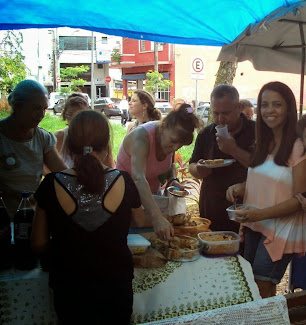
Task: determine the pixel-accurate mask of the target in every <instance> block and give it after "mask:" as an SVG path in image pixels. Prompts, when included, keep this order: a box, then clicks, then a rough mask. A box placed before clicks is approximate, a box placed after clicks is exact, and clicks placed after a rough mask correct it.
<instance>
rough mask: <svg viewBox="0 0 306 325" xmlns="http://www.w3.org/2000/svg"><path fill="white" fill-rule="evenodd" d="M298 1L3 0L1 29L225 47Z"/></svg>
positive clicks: (0, 13) (0, 20)
mask: <svg viewBox="0 0 306 325" xmlns="http://www.w3.org/2000/svg"><path fill="white" fill-rule="evenodd" d="M297 1H298V0H287V1H286V0H268V1H267V0H253V1H249V0H201V1H200V0H190V1H185V0H184V1H182V0H147V1H143V0H142V1H139V0H129V1H126V0H112V1H111V0H110V1H103V0H102V1H101V0H100V1H97V0H89V1H83V0H82V1H81V0H73V1H71V0H27V1H26V0H5V1H3V0H1V1H0V29H4V30H8V29H24V28H55V27H65V26H68V27H72V28H83V29H86V30H92V31H97V32H101V33H105V34H109V35H117V36H122V37H129V38H135V39H145V40H151V41H158V42H164V43H177V44H196V45H214V46H221V45H223V44H228V43H230V42H231V41H233V40H234V39H235V38H236V37H237V36H238V35H239V34H240V33H241V32H242V31H243V30H244V29H245V28H246V27H247V26H248V25H249V24H254V23H257V22H259V21H260V20H262V19H263V18H264V17H265V16H266V15H268V14H269V13H270V12H272V11H273V10H275V9H276V8H278V7H281V6H289V5H290V4H292V3H295V2H297Z"/></svg>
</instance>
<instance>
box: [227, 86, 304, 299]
mask: <svg viewBox="0 0 306 325" xmlns="http://www.w3.org/2000/svg"><path fill="white" fill-rule="evenodd" d="M296 123H297V112H296V101H295V97H294V94H293V93H292V91H291V89H290V88H289V87H288V86H287V85H285V84H283V83H281V82H270V83H268V84H266V85H264V86H263V87H262V89H261V90H260V92H259V95H258V108H257V119H256V145H255V150H254V153H253V155H252V157H251V163H250V167H249V170H248V176H247V181H246V183H240V184H235V185H233V186H231V187H229V188H228V190H227V198H228V200H229V201H233V200H234V197H235V196H244V203H245V204H246V205H248V206H249V209H248V210H246V211H239V212H237V215H238V216H237V217H236V221H237V222H239V223H241V227H240V234H241V236H242V238H244V241H245V252H244V257H245V258H246V259H247V260H248V261H249V262H250V263H251V264H252V268H253V272H254V276H255V280H256V283H257V284H258V287H259V291H260V294H261V296H262V297H263V298H266V297H270V296H273V295H275V293H276V284H278V283H279V282H280V280H281V279H282V277H283V275H284V273H285V271H286V268H287V265H288V263H289V262H290V260H291V259H292V256H293V253H301V252H305V251H306V233H305V231H303V228H304V227H305V222H306V220H305V217H304V214H303V211H302V210H301V208H300V204H299V202H298V200H297V199H296V198H295V197H294V195H295V194H297V193H301V192H305V190H306V156H305V154H304V147H303V143H302V141H301V139H300V138H298V137H297V133H296Z"/></svg>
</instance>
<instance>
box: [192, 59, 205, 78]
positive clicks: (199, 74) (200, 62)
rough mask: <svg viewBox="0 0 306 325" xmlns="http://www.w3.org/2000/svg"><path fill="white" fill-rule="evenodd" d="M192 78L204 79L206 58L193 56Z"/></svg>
mask: <svg viewBox="0 0 306 325" xmlns="http://www.w3.org/2000/svg"><path fill="white" fill-rule="evenodd" d="M191 79H197V80H203V79H204V58H203V57H197V56H193V57H191Z"/></svg>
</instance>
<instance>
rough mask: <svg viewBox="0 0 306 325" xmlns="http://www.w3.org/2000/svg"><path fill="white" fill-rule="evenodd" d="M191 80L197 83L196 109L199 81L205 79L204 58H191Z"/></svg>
mask: <svg viewBox="0 0 306 325" xmlns="http://www.w3.org/2000/svg"><path fill="white" fill-rule="evenodd" d="M191 79H195V81H196V96H195V97H196V98H195V102H196V108H197V106H198V80H203V79H204V58H203V57H197V56H193V57H191Z"/></svg>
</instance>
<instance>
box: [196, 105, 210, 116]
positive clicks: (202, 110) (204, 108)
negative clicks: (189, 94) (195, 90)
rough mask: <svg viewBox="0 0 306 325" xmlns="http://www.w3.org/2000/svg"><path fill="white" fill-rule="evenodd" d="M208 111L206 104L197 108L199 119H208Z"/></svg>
mask: <svg viewBox="0 0 306 325" xmlns="http://www.w3.org/2000/svg"><path fill="white" fill-rule="evenodd" d="M209 109H210V104H206V105H201V106H199V107H198V108H197V114H198V115H199V117H201V118H202V119H203V118H205V117H208V114H209Z"/></svg>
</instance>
